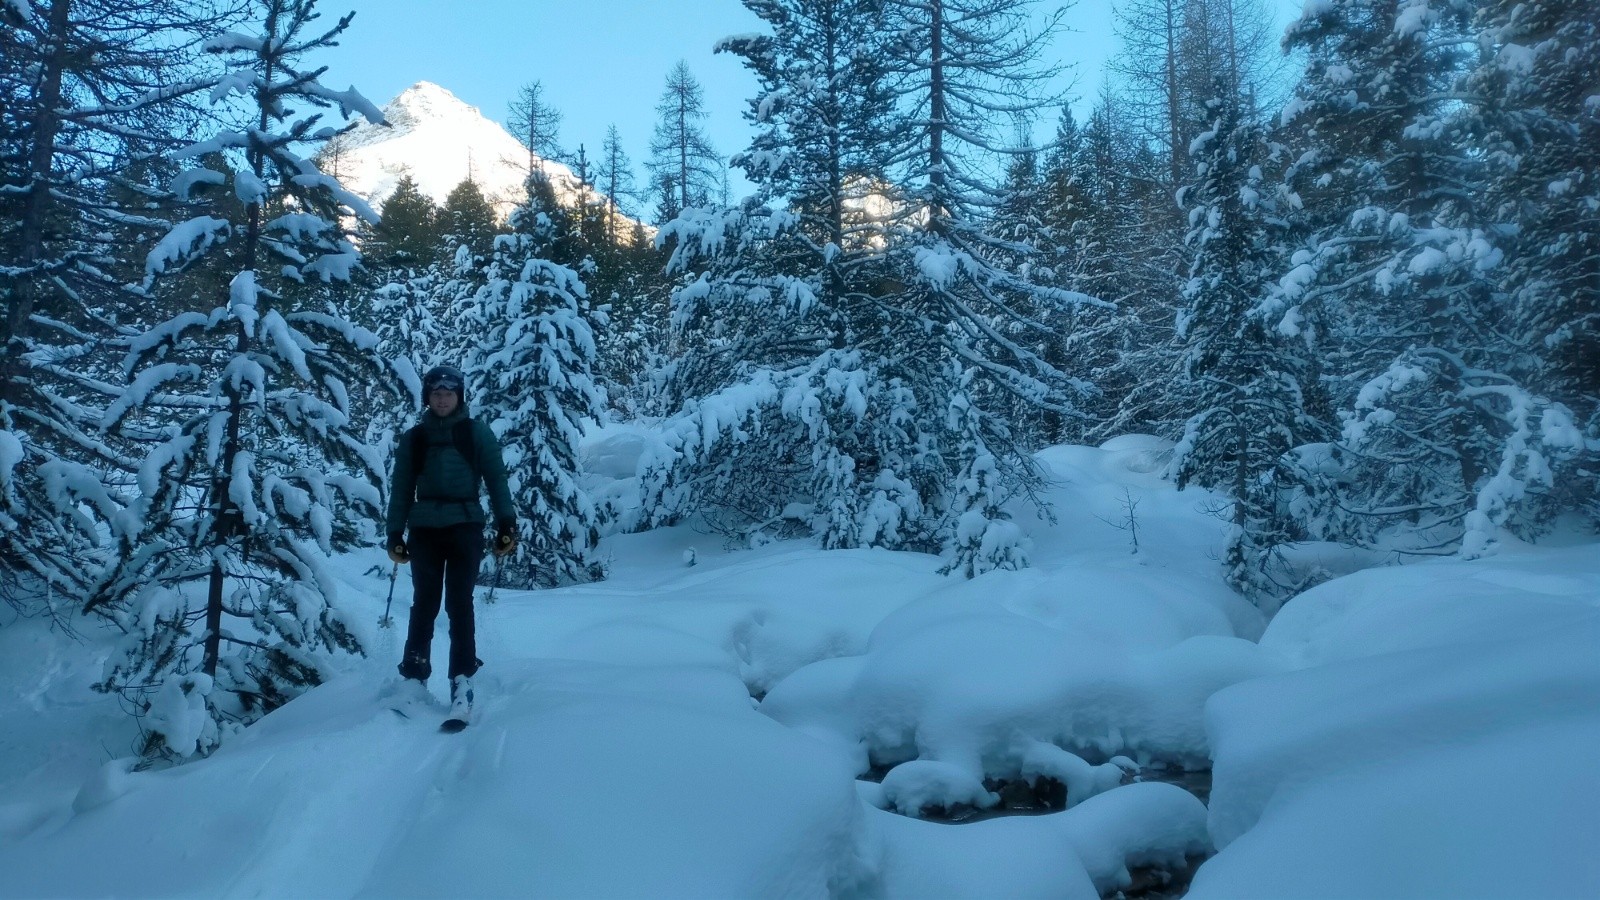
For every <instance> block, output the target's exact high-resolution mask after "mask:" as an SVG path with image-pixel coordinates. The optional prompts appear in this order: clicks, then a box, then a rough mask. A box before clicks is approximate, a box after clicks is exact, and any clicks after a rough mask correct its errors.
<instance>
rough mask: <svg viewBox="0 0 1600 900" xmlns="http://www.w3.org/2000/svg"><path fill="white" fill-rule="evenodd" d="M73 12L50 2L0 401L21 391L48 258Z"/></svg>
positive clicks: (3, 343)
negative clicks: (53, 175) (42, 272)
mask: <svg viewBox="0 0 1600 900" xmlns="http://www.w3.org/2000/svg"><path fill="white" fill-rule="evenodd" d="M71 13H72V2H71V0H53V2H52V3H51V5H50V15H49V20H48V21H49V26H48V27H49V32H48V33H49V41H50V45H49V47H48V48H47V50H46V52H45V53H44V55H43V58H42V60H41V67H42V69H43V71H42V72H41V73H40V80H39V99H38V102H37V103H36V104H35V106H36V110H37V118H36V119H35V128H34V136H33V147H32V149H31V150H30V152H29V154H28V169H27V176H28V180H29V184H28V185H27V192H28V194H27V199H26V201H24V203H23V205H22V222H21V223H20V225H21V229H20V230H21V234H20V244H19V247H18V257H17V261H16V266H17V268H19V269H21V270H22V273H21V275H20V277H17V278H16V280H15V282H14V289H13V290H12V294H11V308H10V309H8V310H7V311H6V317H5V333H4V334H3V335H0V403H9V402H12V401H14V400H16V399H18V398H19V397H20V396H21V393H22V373H23V364H22V353H23V349H24V348H23V341H24V339H25V338H26V336H27V333H28V321H29V319H31V318H32V317H33V310H34V307H35V306H37V304H38V297H39V273H38V272H36V271H31V270H32V269H33V268H34V267H36V266H38V265H39V264H40V262H42V261H43V260H44V232H45V225H46V223H47V222H48V221H49V220H50V215H51V213H53V212H54V206H55V198H54V195H53V194H51V192H50V189H49V182H50V170H51V168H52V167H53V166H54V165H55V152H56V137H57V135H58V134H59V133H60V131H61V115H60V112H59V110H60V108H61V77H62V73H63V70H64V69H65V68H66V60H67V55H68V52H69V48H68V45H67V39H68V37H69V36H70V35H71V31H72V18H71Z"/></svg>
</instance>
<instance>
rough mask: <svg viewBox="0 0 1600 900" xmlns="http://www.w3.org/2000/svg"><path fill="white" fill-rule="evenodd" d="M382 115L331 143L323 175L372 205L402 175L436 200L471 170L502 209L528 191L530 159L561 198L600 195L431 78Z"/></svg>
mask: <svg viewBox="0 0 1600 900" xmlns="http://www.w3.org/2000/svg"><path fill="white" fill-rule="evenodd" d="M383 115H384V118H385V119H387V120H388V122H389V127H384V126H382V125H374V124H372V123H370V122H364V123H362V124H361V125H360V126H359V127H357V128H355V129H354V130H352V131H350V132H349V133H347V134H345V135H344V136H342V137H341V138H339V139H338V141H337V142H335V143H334V144H333V145H330V149H329V155H328V158H327V160H326V161H325V162H324V167H325V168H326V169H327V170H328V171H329V174H332V175H333V176H335V177H336V178H338V179H339V180H340V182H342V183H343V184H344V185H345V187H347V188H349V189H350V190H352V191H354V192H355V193H357V194H359V195H361V196H362V197H363V198H365V199H366V200H367V201H368V202H370V203H372V204H373V206H375V207H378V208H379V209H381V208H382V206H383V201H384V200H386V199H387V198H388V197H389V195H390V194H392V193H393V192H394V189H395V185H396V184H398V183H399V181H400V177H401V176H402V175H405V174H410V175H411V178H412V179H413V180H414V181H416V183H417V187H418V188H419V189H421V191H422V193H424V194H426V195H427V196H428V197H430V198H432V199H433V201H434V202H435V203H439V204H443V203H444V200H445V198H446V197H447V196H449V194H450V191H451V190H452V189H454V188H455V187H456V185H458V184H460V183H461V182H462V181H464V180H466V179H467V178H469V177H470V178H471V179H472V180H473V181H475V182H477V184H478V187H479V189H480V190H482V191H483V194H484V196H485V197H487V198H488V199H489V202H491V203H493V204H494V206H495V208H496V209H497V210H499V212H500V214H501V215H502V216H504V215H506V214H508V213H509V212H510V211H511V209H512V208H513V207H515V206H516V205H517V204H518V203H520V202H522V200H523V199H524V198H525V197H526V196H527V194H526V191H525V190H524V188H523V183H524V181H525V180H526V179H527V176H528V167H529V165H530V163H531V164H534V165H541V166H542V167H543V169H544V171H545V173H546V174H547V175H548V176H549V177H550V180H551V183H552V184H553V185H554V187H555V192H556V197H557V199H559V200H560V202H561V203H562V204H564V205H568V206H576V205H578V204H579V203H580V202H581V201H580V198H585V197H586V198H587V200H588V202H590V203H596V202H605V201H604V198H603V197H601V195H600V194H599V193H598V192H597V191H596V190H595V189H594V187H593V186H592V185H591V186H588V187H587V188H586V187H585V186H584V185H583V184H582V183H581V182H580V181H579V179H578V177H577V175H576V174H574V173H573V171H572V170H571V169H570V168H568V167H567V166H566V165H565V164H563V163H559V162H555V161H554V160H546V159H541V158H539V157H537V156H532V155H530V154H529V152H528V149H527V148H526V147H524V146H523V145H522V143H521V142H519V141H518V140H517V139H516V138H514V137H512V136H511V134H510V132H508V131H506V129H505V128H504V127H503V126H502V125H501V124H500V123H498V122H496V121H494V120H493V119H490V118H489V117H487V116H485V115H484V114H483V113H482V112H481V111H480V110H479V109H478V108H477V107H475V106H471V105H468V104H467V103H465V102H463V101H462V100H461V99H460V98H458V97H456V95H454V94H452V93H450V92H449V91H448V90H445V89H444V88H442V87H440V86H439V85H437V84H433V83H432V82H428V81H419V82H417V83H416V84H413V85H412V86H411V87H408V88H406V89H405V90H403V91H401V92H400V94H399V95H398V96H396V97H395V98H394V99H393V100H390V101H389V103H388V104H387V105H385V106H384V108H383Z"/></svg>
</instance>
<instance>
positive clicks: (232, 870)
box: [0, 435, 1600, 898]
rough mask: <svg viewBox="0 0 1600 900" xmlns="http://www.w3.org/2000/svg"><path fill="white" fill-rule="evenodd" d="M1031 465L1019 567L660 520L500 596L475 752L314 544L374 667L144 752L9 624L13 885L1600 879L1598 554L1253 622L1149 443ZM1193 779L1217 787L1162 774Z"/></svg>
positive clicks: (210, 892) (998, 886)
mask: <svg viewBox="0 0 1600 900" xmlns="http://www.w3.org/2000/svg"><path fill="white" fill-rule="evenodd" d="M615 438H616V436H615V435H613V441H612V443H611V444H610V445H609V446H611V447H613V448H615V447H618V446H625V444H626V442H625V441H622V442H620V443H619V442H618V441H616V439H615ZM1041 458H1042V459H1043V461H1044V462H1045V463H1046V464H1047V465H1048V466H1049V467H1050V468H1051V470H1052V471H1053V472H1054V473H1055V475H1056V477H1057V479H1058V481H1057V484H1056V486H1055V488H1054V489H1053V491H1052V495H1051V496H1052V500H1053V501H1054V504H1055V509H1056V511H1057V513H1058V518H1057V521H1055V522H1054V523H1050V522H1046V521H1043V520H1039V519H1036V518H1033V517H1031V516H1030V517H1027V518H1024V519H1023V523H1022V524H1023V525H1024V526H1025V527H1026V529H1027V530H1028V532H1029V534H1030V535H1031V537H1032V540H1033V548H1032V557H1033V560H1034V567H1033V568H1031V569H1028V570H1026V571H1022V572H995V573H990V574H987V575H984V576H981V577H979V578H977V579H973V580H971V581H962V580H956V579H951V578H946V577H942V576H940V575H938V574H937V573H936V569H937V567H938V560H936V559H934V558H932V557H925V556H918V555H914V554H904V553H889V552H876V551H838V552H829V553H824V552H820V551H817V550H815V549H813V548H812V547H810V546H809V545H808V544H806V543H803V542H777V543H772V544H768V545H766V546H762V547H759V548H757V549H739V550H730V549H728V548H726V547H725V546H724V544H723V541H722V539H721V538H720V537H718V536H715V535H708V534H703V533H696V532H695V531H694V530H692V529H690V528H677V529H664V530H660V531H655V532H651V533H647V534H637V535H623V536H616V537H612V538H609V539H607V543H606V545H605V546H606V549H607V553H608V555H609V557H610V560H611V566H612V577H611V579H610V580H608V581H606V582H604V583H601V584H596V585H588V586H583V587H576V588H570V589H563V590H553V591H543V592H520V591H515V590H506V589H504V588H502V589H500V590H499V592H498V594H497V595H496V602H495V603H494V604H492V605H484V604H482V603H481V602H480V607H479V609H480V651H479V655H480V656H482V657H483V658H484V659H485V660H486V661H487V662H488V665H487V666H486V667H485V668H484V670H483V671H482V672H481V673H480V675H479V678H478V683H479V688H478V695H479V715H478V718H477V721H476V722H475V723H474V725H473V726H472V727H471V728H469V729H468V730H467V731H466V732H464V733H462V734H459V735H443V734H440V733H438V731H437V721H436V717H432V716H419V717H415V718H412V719H402V718H400V717H399V716H396V715H394V714H393V713H392V712H390V711H389V710H388V708H387V707H386V705H385V703H384V702H383V701H381V700H380V695H381V694H382V692H383V691H384V689H385V687H386V684H387V683H388V682H389V681H390V679H391V675H392V673H393V667H394V664H395V662H396V657H397V655H398V650H397V643H398V641H399V638H400V635H397V634H396V633H395V632H394V631H392V630H383V629H378V628H377V627H376V621H377V619H378V616H379V614H380V613H381V611H382V609H383V604H384V596H385V594H386V592H387V590H388V587H389V583H388V580H387V575H388V567H387V564H386V563H384V562H383V560H382V558H381V556H380V555H379V554H377V553H360V554H355V555H352V556H350V557H348V558H345V559H341V560H338V561H336V566H337V568H338V570H339V571H340V572H341V574H342V578H343V581H344V586H343V588H344V596H343V602H344V604H345V606H346V607H348V608H349V609H351V610H353V611H354V615H355V616H356V617H357V618H358V619H359V621H360V622H361V623H363V625H364V627H366V628H367V634H366V638H367V640H368V643H369V646H370V647H372V648H373V654H372V656H371V658H369V659H367V660H355V661H352V662H351V663H350V664H349V666H348V667H347V669H346V671H344V672H343V673H342V674H341V675H340V676H339V677H337V678H335V679H333V680H332V681H331V682H329V683H328V684H326V685H324V686H322V687H320V688H317V689H315V690H313V691H311V692H309V693H308V694H306V695H305V696H303V697H301V698H300V699H297V700H295V701H294V702H293V703H291V704H289V705H288V706H286V707H284V708H283V709H281V710H279V711H278V712H276V713H274V714H272V715H271V716H269V717H267V719H266V720H264V721H263V722H262V723H260V724H259V725H257V726H255V727H252V728H250V729H249V730H247V731H245V732H243V733H241V734H238V735H234V736H232V737H230V738H229V739H228V740H227V741H226V742H225V743H224V745H223V747H222V749H221V750H219V751H218V752H217V753H216V754H214V755H213V756H212V757H210V758H208V759H203V760H196V761H193V762H191V763H189V764H186V765H183V766H179V767H176V768H171V769H167V770H163V771H138V772H135V771H130V761H129V760H128V759H126V757H127V756H128V753H129V746H130V742H131V739H132V736H133V734H132V732H133V729H132V725H131V724H130V720H128V719H127V718H126V717H125V716H123V715H122V714H121V713H120V712H119V711H118V709H117V708H116V704H115V702H114V701H113V700H111V699H108V698H104V697H101V696H98V695H94V694H92V693H90V692H89V691H88V685H89V684H90V683H92V682H93V681H94V680H95V679H96V678H97V677H98V675H99V665H100V660H101V658H102V656H103V654H104V648H103V646H102V644H101V636H99V635H97V634H94V633H92V632H91V633H89V634H87V635H86V641H85V642H84V643H83V644H81V645H68V644H64V643H63V642H62V641H61V640H60V638H59V637H58V636H56V635H52V634H49V633H47V632H46V631H45V630H44V625H43V623H40V622H36V621H24V622H17V623H10V624H7V625H6V626H5V627H3V628H0V721H3V722H4V723H5V726H6V727H5V728H4V729H0V873H3V874H0V897H45V896H68V897H90V896H94V897H122V896H134V897H143V896H160V897H238V896H267V897H347V896H376V897H391V896H439V897H478V896H540V897H603V898H617V897H649V898H657V897H696V898H716V897H761V898H767V897H790V896H794V897H815V896H826V895H835V896H843V897H890V898H928V897H981V898H991V897H1002V896H1007V897H1009V896H1019V897H1020V896H1029V897H1032V896H1037V897H1095V896H1100V895H1109V894H1112V893H1114V892H1115V891H1117V890H1118V889H1119V888H1121V887H1123V886H1125V885H1127V884H1128V879H1129V870H1130V869H1142V868H1148V867H1156V868H1165V869H1179V868H1182V867H1183V865H1184V861H1185V859H1189V860H1191V861H1192V860H1197V859H1200V858H1203V857H1205V856H1207V855H1208V854H1211V853H1212V852H1214V851H1215V853H1216V855H1215V856H1212V857H1211V858H1209V859H1208V860H1207V861H1206V862H1205V863H1204V864H1203V865H1201V867H1200V869H1199V871H1198V874H1197V875H1196V876H1195V880H1194V884H1193V887H1192V890H1191V892H1190V896H1192V897H1216V898H1245V897H1271V898H1284V897H1298V896H1317V897H1422V896H1437V897H1450V898H1467V897H1514V896H1528V897H1540V898H1546V897H1579V896H1600V854H1597V853H1596V852H1595V850H1596V848H1600V773H1597V772H1596V770H1595V767H1594V765H1593V759H1594V756H1595V753H1596V750H1597V748H1600V552H1597V550H1600V547H1597V545H1596V544H1595V543H1593V542H1586V541H1587V539H1585V540H1584V541H1580V540H1569V541H1567V542H1565V545H1564V546H1557V547H1550V548H1546V547H1527V546H1523V545H1517V544H1508V545H1506V546H1505V547H1504V548H1503V549H1502V550H1501V551H1500V552H1499V553H1498V554H1497V555H1495V556H1492V557H1490V558H1487V559H1483V560H1479V561H1475V562H1470V563H1463V562H1458V561H1452V560H1440V561H1434V562H1428V563H1423V564H1413V565H1407V566H1402V567H1388V568H1379V569H1366V570H1363V571H1358V572H1355V573H1354V574H1350V575H1347V576H1345V577H1342V578H1339V579H1337V580H1335V581H1332V582H1329V583H1327V584H1324V585H1322V586H1321V587H1318V588H1316V589H1314V590H1312V591H1310V592H1308V593H1307V594H1304V595H1302V596H1300V597H1298V598H1296V599H1295V600H1293V601H1292V602H1291V603H1290V604H1289V605H1288V606H1286V607H1285V608H1284V610H1283V611H1282V612H1281V613H1280V614H1279V615H1278V616H1277V617H1276V618H1275V619H1274V621H1272V622H1271V623H1270V624H1269V623H1266V622H1263V621H1262V619H1261V617H1260V616H1259V614H1257V613H1256V612H1255V610H1254V609H1253V608H1252V607H1250V606H1249V605H1248V604H1246V603H1244V602H1242V601H1241V600H1240V599H1238V598H1237V597H1236V596H1235V595H1233V594H1232V593H1231V592H1230V591H1229V590H1228V589H1227V588H1226V587H1225V586H1223V584H1222V582H1221V579H1220V569H1219V566H1218V565H1217V562H1216V554H1217V552H1218V549H1219V547H1220V545H1221V542H1222V524H1221V523H1220V522H1218V521H1217V520H1216V519H1215V518H1212V517H1211V516H1210V515H1208V514H1207V512H1206V509H1207V508H1212V507H1214V506H1215V498H1211V497H1207V496H1206V495H1203V494H1201V493H1199V492H1195V491H1188V492H1184V493H1178V492H1176V491H1174V490H1173V489H1172V487H1171V486H1170V484H1168V483H1165V482H1163V481H1161V480H1160V479H1159V477H1158V476H1157V474H1156V473H1157V472H1158V470H1159V468H1160V466H1161V464H1162V460H1161V447H1160V446H1159V444H1157V443H1155V442H1153V441H1150V440H1148V439H1137V438H1127V439H1121V440H1119V441H1115V442H1112V443H1111V444H1109V445H1107V447H1106V448H1101V449H1091V448H1081V447H1063V448H1056V449H1053V450H1050V451H1048V452H1046V453H1044V454H1042V457H1041ZM602 462H605V461H602ZM610 462H611V463H615V462H616V460H614V459H613V460H610ZM1129 503H1136V504H1137V506H1136V508H1135V512H1134V517H1135V520H1136V522H1137V524H1138V532H1137V536H1138V547H1139V551H1138V552H1137V553H1134V552H1132V540H1131V538H1132V537H1133V535H1132V534H1131V533H1130V532H1129V531H1127V530H1126V529H1122V528H1118V527H1116V524H1117V523H1125V519H1126V515H1125V507H1126V505H1127V504H1129ZM1348 559H1349V557H1348V556H1347V555H1338V554H1336V553H1334V552H1332V551H1330V553H1329V557H1328V563H1329V565H1330V566H1333V567H1336V566H1339V565H1340V564H1341V563H1347V562H1348ZM690 560H692V561H693V564H692V565H691V564H690ZM408 587H409V586H408V584H407V583H406V580H405V576H404V574H402V576H401V579H400V583H399V587H398V590H397V591H396V595H397V598H398V599H397V601H396V612H397V613H398V614H399V615H398V616H397V618H401V619H402V621H403V613H404V609H405V606H406V604H405V597H406V596H407V595H408V593H409V590H408ZM485 593H486V590H482V589H480V593H479V597H480V601H481V600H482V599H483V597H484V594H485ZM439 630H440V633H441V637H440V645H439V646H438V648H437V649H436V651H435V654H436V658H438V659H443V658H444V655H445V654H444V645H443V641H444V638H443V631H444V629H443V628H442V627H441V628H440V629H439ZM433 688H434V692H435V693H436V694H438V695H442V694H443V693H444V685H443V678H442V675H441V676H436V683H435V684H434V685H433ZM1207 767H1214V776H1215V781H1214V787H1213V791H1212V793H1211V794H1210V796H1209V806H1208V805H1207V804H1205V803H1202V802H1201V799H1199V798H1197V797H1196V796H1195V795H1194V794H1191V793H1190V792H1189V791H1187V790H1185V789H1184V788H1183V787H1179V786H1177V785H1175V784H1173V783H1168V782H1174V781H1178V782H1183V783H1185V784H1192V783H1194V779H1192V778H1187V779H1186V778H1185V777H1183V776H1182V774H1181V773H1182V772H1183V771H1184V770H1198V769H1204V768H1207ZM1055 783H1059V784H1060V785H1064V786H1065V788H1066V800H1065V805H1066V808H1065V809H1062V810H1060V811H1056V812H1051V813H1048V814H1042V815H999V814H997V813H998V812H999V810H998V809H996V807H1003V806H1007V805H1010V800H1009V799H1002V798H1003V797H1004V798H1010V797H1013V796H1014V795H1015V793H1016V789H1017V788H1018V787H1019V786H1026V785H1041V786H1042V785H1051V784H1055ZM1202 793H1203V792H1202ZM919 817H920V818H919ZM950 817H954V818H958V819H962V821H959V822H957V823H950V822H947V821H941V819H944V818H950Z"/></svg>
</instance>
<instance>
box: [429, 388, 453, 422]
mask: <svg viewBox="0 0 1600 900" xmlns="http://www.w3.org/2000/svg"><path fill="white" fill-rule="evenodd" d="M460 405H461V396H460V395H459V394H457V393H456V392H455V391H452V390H450V389H449V388H442V387H439V388H434V389H433V390H431V391H429V392H428V408H429V409H431V410H433V414H434V415H436V416H448V415H450V414H451V413H453V412H455V411H456V407H457V406H460Z"/></svg>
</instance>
